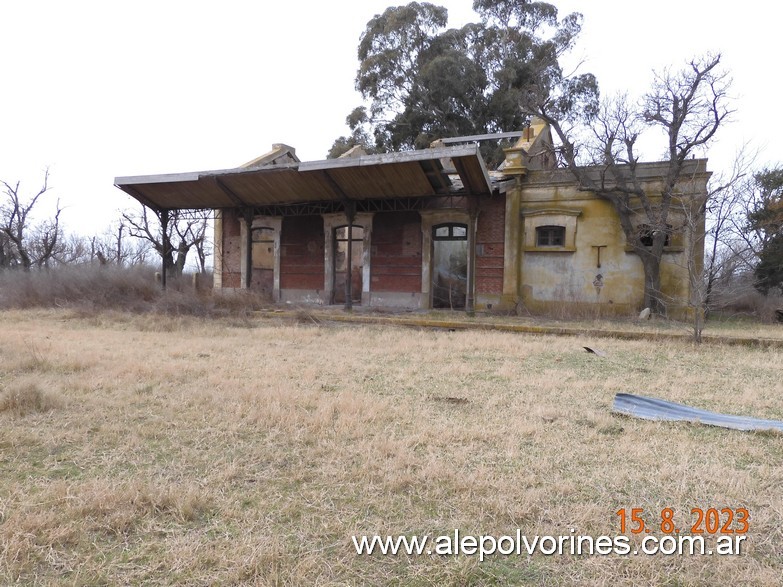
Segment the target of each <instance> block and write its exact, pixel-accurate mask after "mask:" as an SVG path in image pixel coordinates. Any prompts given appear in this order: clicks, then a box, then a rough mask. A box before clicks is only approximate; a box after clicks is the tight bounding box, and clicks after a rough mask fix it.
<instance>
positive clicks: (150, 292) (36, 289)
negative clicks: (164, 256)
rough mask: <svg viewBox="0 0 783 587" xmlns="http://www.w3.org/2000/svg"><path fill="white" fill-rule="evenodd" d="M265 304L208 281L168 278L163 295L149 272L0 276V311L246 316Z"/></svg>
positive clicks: (71, 269)
mask: <svg viewBox="0 0 783 587" xmlns="http://www.w3.org/2000/svg"><path fill="white" fill-rule="evenodd" d="M194 279H195V280H196V281H194ZM269 302H270V300H269V299H268V298H266V297H265V296H264V295H263V294H261V293H258V292H250V291H247V292H245V291H242V292H235V293H233V294H232V295H215V294H214V293H213V290H212V278H211V275H197V276H194V275H192V274H188V275H183V276H181V277H179V278H170V279H169V280H168V282H167V288H166V290H165V291H163V290H162V289H161V286H160V284H159V282H158V280H157V279H156V269H155V268H153V267H149V266H137V267H115V266H111V265H109V266H99V265H74V266H65V267H57V268H55V269H52V270H49V271H43V270H41V271H31V272H28V273H25V272H22V271H4V272H3V271H0V309H26V308H70V309H78V310H79V311H80V312H82V313H83V314H89V313H91V312H100V311H103V310H107V309H110V310H117V311H123V312H133V313H145V312H153V313H159V314H161V313H162V314H173V315H193V316H225V315H231V314H233V315H247V314H249V313H250V312H252V311H254V310H257V309H259V308H262V307H265V306H267V305H268V304H269Z"/></svg>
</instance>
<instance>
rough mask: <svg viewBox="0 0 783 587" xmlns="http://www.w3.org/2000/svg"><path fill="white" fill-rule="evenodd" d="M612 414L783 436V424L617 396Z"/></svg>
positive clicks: (625, 395)
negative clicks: (774, 433)
mask: <svg viewBox="0 0 783 587" xmlns="http://www.w3.org/2000/svg"><path fill="white" fill-rule="evenodd" d="M612 411H614V412H616V413H618V414H624V415H626V416H632V417H634V418H641V419H643V420H664V421H671V422H692V423H694V424H706V425H708V426H720V427H721V428H730V429H732V430H744V431H750V430H778V431H780V432H783V422H781V421H779V420H763V419H760V418H748V417H746V416H733V415H730V414H721V413H719V412H709V411H707V410H700V409H698V408H692V407H690V406H686V405H684V404H678V403H675V402H669V401H666V400H662V399H657V398H654V397H644V396H641V395H632V394H630V393H618V394H617V395H616V396H615V398H614V405H613V406H612Z"/></svg>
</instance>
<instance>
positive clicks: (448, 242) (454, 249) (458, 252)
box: [432, 223, 468, 310]
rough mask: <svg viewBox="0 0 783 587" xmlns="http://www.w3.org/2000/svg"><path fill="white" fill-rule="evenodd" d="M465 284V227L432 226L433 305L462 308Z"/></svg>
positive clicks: (462, 225)
mask: <svg viewBox="0 0 783 587" xmlns="http://www.w3.org/2000/svg"><path fill="white" fill-rule="evenodd" d="M467 285H468V226H467V224H458V223H448V224H438V225H436V226H433V227H432V307H433V308H450V309H452V310H457V309H459V310H464V309H465V299H466V297H467V291H468V288H467Z"/></svg>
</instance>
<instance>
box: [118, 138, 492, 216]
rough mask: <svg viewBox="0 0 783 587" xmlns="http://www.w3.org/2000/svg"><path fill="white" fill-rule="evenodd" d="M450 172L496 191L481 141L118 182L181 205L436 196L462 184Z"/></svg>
mask: <svg viewBox="0 0 783 587" xmlns="http://www.w3.org/2000/svg"><path fill="white" fill-rule="evenodd" d="M444 165H445V167H444ZM449 173H457V174H458V175H459V178H460V180H461V182H462V185H463V187H464V190H465V193H467V194H471V195H483V194H489V193H491V191H492V183H491V181H490V178H489V173H488V172H487V168H486V165H485V164H484V160H483V159H482V158H481V155H480V153H479V150H478V145H475V144H474V145H463V146H459V147H441V148H435V149H424V150H420V151H408V152H404V153H385V154H381V155H367V156H363V157H356V158H344V159H328V160H325V161H312V162H302V163H287V164H283V165H275V164H270V165H266V166H263V167H257V168H250V169H248V168H237V169H223V170H216V171H201V172H192V173H175V174H166V175H148V176H135V177H117V178H116V179H115V180H114V184H115V185H116V186H117V187H118V188H120V189H121V190H123V191H124V192H126V193H128V194H130V195H131V196H133V197H134V198H136V199H137V200H138V201H140V202H141V203H142V204H144V205H146V206H150V207H152V208H157V209H160V210H166V209H168V210H173V209H198V208H233V207H245V206H259V207H260V206H268V205H286V204H302V203H310V202H326V201H337V200H366V199H382V198H410V197H426V196H434V195H439V194H448V193H451V192H452V191H454V190H455V189H456V188H455V186H454V185H453V183H452V181H451V179H450V178H449Z"/></svg>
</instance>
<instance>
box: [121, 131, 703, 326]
mask: <svg viewBox="0 0 783 587" xmlns="http://www.w3.org/2000/svg"><path fill="white" fill-rule="evenodd" d="M520 135H521V138H519V141H518V142H517V144H516V145H515V147H514V148H513V149H510V150H508V157H507V161H506V163H505V164H504V166H502V168H501V169H500V170H498V171H492V172H489V171H487V169H486V167H485V166H484V162H483V160H482V159H481V156H480V155H479V151H478V147H477V146H476V145H475V143H473V141H478V140H480V139H482V138H484V137H463V138H462V139H461V141H463V142H465V143H470V144H468V145H465V144H462V145H461V146H460V145H457V146H452V145H454V144H455V143H457V142H458V141H459V140H458V139H449V140H446V141H443V142H440V143H438V144H435V145H433V148H432V149H428V150H423V151H415V152H412V153H402V154H387V155H370V156H368V155H364V154H363V153H356V152H354V153H348V154H347V156H346V157H344V158H341V159H338V160H329V161H320V162H312V163H303V162H301V161H299V160H298V159H297V158H296V155H295V153H294V150H293V149H292V148H291V147H288V146H286V145H275V146H274V148H273V150H272V151H271V152H270V153H268V154H267V155H265V156H263V157H260V158H259V159H257V160H255V161H252V162H251V163H249V164H247V165H245V166H243V167H240V168H237V169H235V170H221V171H216V172H204V173H199V174H176V175H170V176H150V177H134V178H117V180H116V184H117V185H118V187H120V188H121V189H124V190H125V191H127V192H128V193H130V194H131V195H133V196H134V197H136V198H137V199H139V200H140V201H142V202H143V203H145V204H146V205H150V206H156V207H159V208H183V207H190V208H204V207H213V208H215V209H216V215H215V278H214V283H215V287H216V288H217V289H222V290H231V289H243V288H250V289H255V290H259V291H264V292H266V293H267V294H268V295H269V297H270V299H272V300H274V301H278V302H296V303H309V304H324V305H328V304H345V305H346V306H351V305H355V304H361V305H366V306H383V307H404V308H422V309H427V308H437V307H441V308H453V309H467V310H473V309H491V310H496V309H497V310H513V309H517V310H519V309H520V308H526V309H528V310H531V311H553V310H555V311H558V310H561V309H564V308H565V309H568V308H583V307H590V308H600V309H601V310H602V311H605V312H606V313H620V314H623V313H631V312H637V311H638V310H639V309H641V306H642V303H643V291H644V273H643V269H642V264H641V262H640V260H639V258H638V256H637V255H636V254H634V253H633V252H632V250H631V249H630V247H629V246H628V245H627V243H626V238H625V235H624V233H623V230H622V229H621V226H620V223H619V219H618V216H617V212H616V211H615V210H614V209H613V207H612V205H611V204H610V203H609V202H608V201H606V200H603V199H601V198H599V197H597V196H596V195H595V194H593V193H591V192H588V191H584V190H581V189H580V188H579V186H578V184H577V183H576V181H575V179H574V177H573V175H572V174H571V173H570V172H569V171H568V170H564V169H556V168H554V165H553V160H552V159H551V157H552V155H551V151H550V150H549V149H548V147H549V146H550V145H551V136H550V134H549V130H548V128H547V127H546V126H544V125H543V124H534V125H532V126H531V128H529V129H526V130H525V132H524V133H517V135H516V136H517V137H519V136H520ZM687 166H688V169H686V175H687V177H688V181H687V182H683V185H682V186H680V191H681V194H682V195H681V200H682V202H683V203H687V202H688V201H690V199H691V197H692V196H694V195H697V196H698V195H703V194H704V193H705V190H706V182H707V179H708V177H709V174H708V173H707V171H706V161H705V160H692V161H689V162H688V163H687ZM664 171H665V167H664V165H663V164H656V163H648V164H640V166H639V170H638V173H639V176H640V177H641V179H642V181H643V182H644V183H645V184H646V185H645V188H647V190H648V192H650V193H655V190H656V186H657V185H659V184H660V182H661V181H662V175H663V173H664ZM599 172H600V170H598V169H595V170H591V173H595V174H596V175H597V174H598V173H599ZM658 191H660V190H659V189H658ZM683 210H684V208H681V207H677V206H674V207H673V208H672V211H671V213H670V225H671V234H670V237H669V241H668V243H667V245H666V247H665V249H664V254H663V259H662V264H661V274H662V288H661V289H662V294H663V295H664V297H665V298H666V300H667V302H668V306H669V307H670V308H671V309H672V310H675V309H681V308H682V307H684V306H685V304H686V302H687V300H688V297H689V293H690V285H689V279H688V269H687V267H688V261H689V259H690V260H691V261H692V262H695V263H696V264H697V265H699V264H700V263H701V260H702V250H701V247H696V246H694V247H691V246H690V245H689V243H694V242H701V240H700V239H699V238H691V236H692V235H690V234H689V232H688V231H692V230H695V231H697V232H698V231H701V232H703V230H704V228H703V225H701V226H692V225H688V223H687V222H685V218H684V216H685V215H684V214H683V213H682V211H683ZM641 218H642V217H641V215H640V216H639V220H638V223H637V224H638V225H639V226H640V230H643V221H642V219H641Z"/></svg>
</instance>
